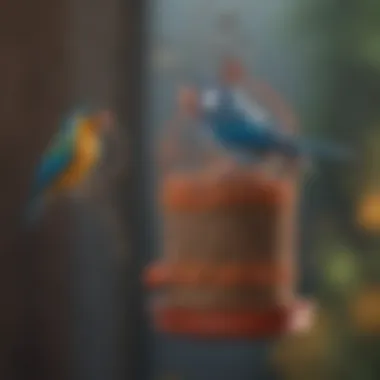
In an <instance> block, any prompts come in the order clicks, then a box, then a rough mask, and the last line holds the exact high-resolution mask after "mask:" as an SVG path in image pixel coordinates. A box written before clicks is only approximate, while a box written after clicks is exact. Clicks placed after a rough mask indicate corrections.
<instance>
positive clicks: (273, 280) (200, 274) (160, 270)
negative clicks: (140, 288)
mask: <svg viewBox="0 0 380 380" xmlns="http://www.w3.org/2000/svg"><path fill="white" fill-rule="evenodd" d="M289 279H290V271H287V270H286V268H283V269H281V268H277V267H275V268H274V267H273V265H271V264H260V263H255V264H231V263H228V264H224V265H220V264H217V265H212V266H211V265H205V264H202V263H181V264H170V263H156V264H153V265H151V266H149V267H148V268H147V269H146V271H145V273H144V282H145V283H146V285H147V286H149V287H152V288H155V287H163V286H168V285H193V286H194V285H195V286H197V285H208V286H218V287H229V286H236V285H239V286H252V285H273V284H286V283H287V282H288V281H289Z"/></svg>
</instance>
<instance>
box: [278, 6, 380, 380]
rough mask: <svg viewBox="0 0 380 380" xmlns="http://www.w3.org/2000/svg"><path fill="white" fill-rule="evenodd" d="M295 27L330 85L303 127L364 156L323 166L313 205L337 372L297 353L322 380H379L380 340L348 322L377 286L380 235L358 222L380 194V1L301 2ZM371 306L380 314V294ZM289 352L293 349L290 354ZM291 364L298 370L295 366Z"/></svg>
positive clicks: (321, 289)
mask: <svg viewBox="0 0 380 380" xmlns="http://www.w3.org/2000/svg"><path fill="white" fill-rule="evenodd" d="M290 27H291V29H292V33H293V38H294V39H295V41H297V43H302V44H303V46H308V44H309V45H311V46H315V45H313V44H316V43H318V49H319V51H320V55H321V58H320V62H321V67H320V72H319V74H318V75H321V73H322V74H323V77H324V78H325V81H326V82H328V84H329V85H328V86H325V88H326V89H328V90H326V93H325V94H324V96H323V98H322V101H323V102H324V103H325V106H323V107H320V109H321V110H325V112H324V113H322V112H321V113H320V114H319V115H318V116H317V118H318V120H317V121H316V120H315V117H316V115H315V113H314V114H310V115H309V120H307V118H308V116H307V115H306V120H305V123H306V124H318V123H319V125H320V129H321V131H323V134H324V135H326V136H327V137H334V138H336V139H337V140H338V141H341V142H343V143H344V144H349V145H350V146H352V147H353V148H354V149H356V150H357V152H358V156H359V158H358V160H356V161H355V162H354V163H350V164H348V165H346V166H345V167H342V166H336V165H325V166H322V167H321V168H320V169H321V170H320V177H321V178H320V181H321V182H322V184H323V185H322V188H323V189H324V190H323V194H320V196H319V199H314V200H313V201H315V202H318V204H319V205H320V207H319V214H320V215H319V218H321V220H324V221H326V220H328V219H329V220H330V219H331V220H330V222H329V223H322V225H321V226H320V228H319V231H318V232H317V236H319V240H318V239H317V240H318V241H316V242H315V252H313V254H315V255H317V257H318V259H319V263H320V266H319V271H320V276H319V283H318V289H317V295H318V297H319V300H320V303H321V305H322V310H323V313H325V314H328V315H329V316H330V319H331V320H332V321H335V323H331V324H330V325H329V327H328V326H324V327H323V331H324V332H323V333H322V332H321V333H320V335H321V336H322V335H323V336H325V337H328V336H330V335H331V336H334V337H336V339H337V340H338V343H337V346H335V348H336V349H337V350H338V351H339V359H337V358H335V359H336V366H337V367H339V368H335V369H334V371H333V373H332V372H331V371H330V374H329V375H327V372H328V369H331V360H330V359H331V356H328V355H327V356H325V357H324V360H322V361H321V357H320V356H318V355H316V354H313V353H312V352H311V351H310V348H309V346H308V345H307V344H306V343H304V344H302V342H301V340H300V339H298V342H301V343H299V345H300V347H299V348H298V351H299V352H301V353H302V355H306V353H305V352H306V351H308V350H309V351H310V352H311V353H310V354H311V356H312V357H313V358H314V359H310V360H309V361H310V362H313V361H314V362H315V363H318V366H321V367H323V366H325V367H326V371H327V372H326V373H325V375H324V376H322V375H321V376H319V377H318V376H317V378H319V379H320V380H323V379H324V378H331V379H334V380H340V379H342V380H343V379H344V380H348V379H352V380H364V379H374V380H375V379H380V368H379V367H380V365H379V364H378V363H380V362H379V354H378V353H379V352H380V351H379V346H380V339H379V338H378V337H377V336H376V334H375V333H373V332H372V333H371V332H370V331H369V332H367V335H368V337H369V338H368V339H363V334H364V335H365V332H363V331H359V330H358V329H359V327H355V324H350V322H349V321H350V318H351V317H352V316H351V314H350V313H352V309H350V307H349V305H350V304H351V303H352V302H353V301H354V300H355V298H356V297H359V295H361V296H362V297H363V295H364V296H365V295H366V294H370V293H371V292H372V290H371V289H372V288H371V285H372V284H374V283H376V282H378V281H379V280H380V231H379V232H377V233H373V231H372V233H368V231H366V230H365V226H363V225H360V224H359V223H358V222H357V220H356V218H357V207H358V204H359V203H360V200H361V199H362V198H363V197H366V196H367V193H368V191H370V192H372V193H373V192H378V193H379V195H380V186H378V185H379V184H380V180H379V179H380V156H379V152H380V1H379V0H298V6H297V7H296V9H295V12H294V13H293V14H292V16H291V19H290ZM322 65H323V67H322ZM311 119H312V120H311ZM373 303H378V304H379V308H380V288H379V290H378V298H377V296H375V297H374V298H373V301H371V302H370V304H372V305H373ZM362 307H363V306H362ZM358 315H359V316H360V318H362V319H363V322H362V325H361V326H365V325H366V323H368V321H371V323H374V322H372V321H376V320H377V319H378V318H377V317H376V315H377V314H376V311H374V308H373V307H372V308H371V307H368V309H366V310H364V307H363V310H361V311H360V312H359V314H358ZM379 325H380V321H379ZM355 329H356V330H355ZM317 335H318V334H317ZM310 339H312V338H311V336H310ZM313 339H317V338H313ZM282 344H284V343H282ZM329 344H330V343H326V350H327V346H328V345H329ZM291 349H292V345H291V344H290V343H289V344H288V345H287V346H286V347H285V351H287V350H291ZM313 355H314V356H313ZM289 361H290V359H289ZM289 363H290V362H289ZM289 363H288V366H286V365H283V366H282V368H283V376H284V378H289V379H294V380H295V379H304V380H308V379H311V378H312V377H311V373H310V372H309V373H307V372H306V373H304V374H303V375H302V376H300V375H299V371H298V372H297V370H295V369H294V370H292V371H291V370H289V369H286V368H288V367H289V366H290V367H292V366H291V364H289ZM293 364H294V366H297V365H300V363H298V362H297V361H296V360H295V361H294V363H293ZM312 367H313V366H312V365H311V368H312ZM292 368H293V367H292ZM312 373H314V374H315V371H314V372H313V371H312ZM320 373H323V371H322V370H321V369H320ZM292 374H293V375H292ZM313 378H315V376H314V377H313Z"/></svg>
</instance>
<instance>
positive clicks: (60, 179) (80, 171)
mask: <svg viewBox="0 0 380 380" xmlns="http://www.w3.org/2000/svg"><path fill="white" fill-rule="evenodd" d="M105 128H106V123H105V119H104V118H103V117H99V114H95V115H94V114H90V113H88V112H86V111H85V110H79V111H76V112H74V113H73V114H72V115H71V116H70V117H69V118H68V120H66V121H65V122H64V123H63V124H62V126H61V127H60V129H59V131H58V133H57V134H56V136H55V137H54V138H53V140H52V141H51V143H50V144H49V146H48V148H47V150H46V151H45V153H44V154H43V156H42V158H41V160H40V163H39V165H38V166H37V169H36V172H35V175H34V180H33V184H32V188H31V195H30V202H29V208H28V210H27V219H28V220H30V221H33V220H35V219H37V218H38V217H39V216H40V215H41V213H42V212H43V210H44V207H45V206H46V204H47V203H48V202H49V200H51V199H52V198H54V197H56V196H57V195H59V194H62V193H65V192H68V191H71V190H73V189H74V188H76V187H77V186H79V185H80V184H81V182H82V181H84V180H85V179H86V178H87V177H88V176H89V175H90V174H91V171H92V170H93V169H94V168H95V166H96V165H97V163H98V162H99V161H100V159H101V156H102V149H101V148H102V143H101V141H102V139H101V136H102V131H104V130H105Z"/></svg>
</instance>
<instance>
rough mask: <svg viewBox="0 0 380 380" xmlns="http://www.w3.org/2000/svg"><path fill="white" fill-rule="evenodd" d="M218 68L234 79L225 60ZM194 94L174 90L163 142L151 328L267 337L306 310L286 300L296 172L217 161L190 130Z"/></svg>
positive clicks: (291, 280)
mask: <svg viewBox="0 0 380 380" xmlns="http://www.w3.org/2000/svg"><path fill="white" fill-rule="evenodd" d="M226 69H228V70H227V73H228V74H233V75H232V77H234V78H237V77H239V78H240V76H239V75H240V74H239V73H240V71H239V70H240V68H239V66H238V65H237V66H236V65H235V62H231V64H230V65H229V67H227V68H226ZM237 69H239V70H237ZM237 74H239V75H237ZM229 78H230V79H231V76H229ZM194 99H195V95H194V92H192V91H191V89H189V88H186V89H182V90H181V91H180V95H179V113H178V115H177V116H176V117H175V118H174V122H172V123H171V125H170V127H168V129H167V131H166V135H165V138H164V141H163V146H164V149H163V156H164V157H165V160H162V159H161V161H160V162H161V164H162V165H163V163H164V161H165V165H164V168H163V170H162V176H161V180H160V181H159V206H160V208H161V211H162V222H163V230H164V233H163V250H162V257H161V258H159V259H158V260H157V261H155V262H153V263H152V264H151V265H150V266H149V267H148V268H146V271H145V273H144V280H145V283H146V284H147V286H149V288H150V289H151V290H152V291H153V297H152V303H151V307H152V315H153V321H154V324H155V327H156V329H157V330H159V331H161V332H164V333H169V334H180V335H191V336H195V337H200V338H252V339H256V338H271V337H276V336H278V335H281V334H283V333H286V332H288V331H290V330H292V329H294V328H297V326H298V325H300V324H302V321H301V322H300V320H299V317H300V313H298V311H301V312H302V313H303V314H302V315H303V316H305V310H306V309H305V304H304V303H299V302H298V301H297V299H296V297H295V286H296V279H297V266H296V261H297V260H296V249H297V247H296V244H295V236H296V233H297V231H296V229H295V216H296V209H297V196H298V194H297V180H298V178H297V174H295V171H293V172H292V173H289V175H284V173H281V175H279V174H278V173H276V172H273V171H272V172H271V171H268V170H265V169H264V168H260V167H257V168H256V169H254V170H253V169H252V168H248V169H247V168H243V167H240V166H239V165H238V164H236V165H235V166H228V165H225V163H226V162H228V160H229V159H228V157H225V156H224V155H225V153H224V155H223V154H222V153H220V152H218V150H217V149H215V147H214V146H213V142H212V141H211V140H210V141H205V140H203V139H202V137H201V136H200V135H198V133H199V131H200V130H201V126H200V125H199V124H197V122H196V118H195V117H194V116H195V114H196V105H195V104H196V102H195V101H194ZM181 136H186V138H182V139H181ZM189 136H192V139H191V138H190V137H189ZM189 141H193V142H195V143H194V146H196V148H194V149H191V148H189V146H188V144H189ZM210 152H216V153H215V154H214V155H213V154H211V153H210ZM163 156H162V157H163ZM162 157H161V158H162ZM227 167H228V171H223V168H224V169H226V168H227ZM226 170H227V169H226ZM304 319H305V318H304Z"/></svg>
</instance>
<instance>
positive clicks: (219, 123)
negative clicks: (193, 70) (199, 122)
mask: <svg viewBox="0 0 380 380" xmlns="http://www.w3.org/2000/svg"><path fill="white" fill-rule="evenodd" d="M199 103H200V104H199V111H200V117H201V118H203V119H204V121H205V122H206V124H207V125H208V126H209V127H211V130H212V131H213V133H214V135H215V137H216V138H217V139H218V140H219V141H220V142H221V143H222V144H223V145H224V146H225V147H226V148H229V149H231V150H232V151H235V152H238V153H239V154H242V153H243V154H246V155H248V156H262V155H265V154H271V153H276V154H280V155H282V156H284V157H287V158H298V157H303V156H307V157H310V158H319V159H332V160H339V161H340V160H342V161H344V160H347V159H350V158H352V153H351V152H350V151H349V150H348V149H345V148H342V147H338V146H335V145H333V144H329V143H325V142H323V143H317V142H312V141H306V140H301V139H299V138H295V137H294V136H290V135H288V134H284V133H283V132H281V130H280V128H278V126H277V125H276V123H275V122H274V121H273V120H272V119H271V117H270V115H269V114H268V113H267V112H266V110H265V109H263V108H262V107H260V106H258V105H256V104H254V103H252V102H251V101H250V100H249V99H247V97H245V96H244V94H243V93H241V92H239V91H237V90H234V89H233V88H228V87H226V86H215V87H211V88H207V89H206V90H204V91H201V92H200V102H199Z"/></svg>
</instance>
